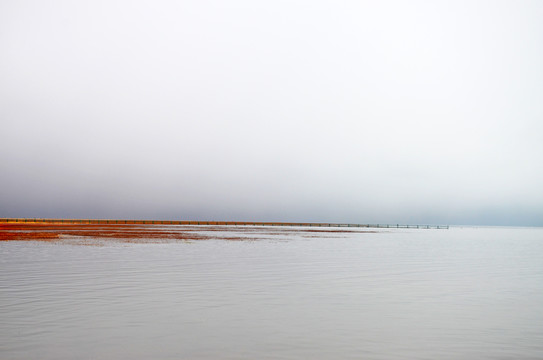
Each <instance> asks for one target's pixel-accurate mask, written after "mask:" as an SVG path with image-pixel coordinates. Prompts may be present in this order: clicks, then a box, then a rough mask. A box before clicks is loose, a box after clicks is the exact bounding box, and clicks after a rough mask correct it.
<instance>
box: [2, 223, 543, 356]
mask: <svg viewBox="0 0 543 360" xmlns="http://www.w3.org/2000/svg"><path fill="white" fill-rule="evenodd" d="M199 229H201V230H198V231H199V232H200V233H201V234H202V235H206V228H205V227H201V228H199ZM253 230H254V231H253ZM221 234H222V235H224V236H225V237H226V236H228V237H236V238H243V237H246V238H248V239H249V240H247V241H227V240H216V239H214V240H197V241H181V242H169V243H152V244H144V243H143V244H142V243H137V244H134V243H120V242H115V241H109V240H107V241H102V240H100V239H99V240H100V241H98V242H97V243H96V244H95V245H99V246H79V245H77V241H78V240H77V239H68V240H66V241H65V242H63V241H61V242H55V243H49V242H36V241H10V242H0V358H2V359H33V358H40V359H149V358H154V359H255V358H264V359H309V358H311V359H360V358H364V359H393V358H396V359H398V358H401V359H436V358H438V359H460V358H462V359H520V358H522V359H540V358H543V306H542V304H543V229H542V228H451V229H449V230H406V229H398V230H396V229H394V230H392V229H391V230H389V231H385V230H381V231H380V232H378V233H359V232H355V231H353V232H350V233H314V232H311V233H309V232H296V231H276V230H275V229H273V228H265V227H262V228H252V229H251V231H250V232H247V228H244V229H237V230H236V228H231V229H230V230H228V231H225V232H222V233H221V232H217V231H214V232H213V236H214V237H217V235H219V237H220V235H221ZM86 244H88V242H86Z"/></svg>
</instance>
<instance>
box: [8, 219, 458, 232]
mask: <svg viewBox="0 0 543 360" xmlns="http://www.w3.org/2000/svg"><path fill="white" fill-rule="evenodd" d="M0 223H43V224H126V225H226V226H232V225H233V226H307V227H355V228H356V227H357V228H384V229H448V228H449V225H402V224H343V223H307V222H262V221H195V220H114V219H39V218H0Z"/></svg>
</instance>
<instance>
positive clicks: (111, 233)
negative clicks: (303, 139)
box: [0, 222, 375, 242]
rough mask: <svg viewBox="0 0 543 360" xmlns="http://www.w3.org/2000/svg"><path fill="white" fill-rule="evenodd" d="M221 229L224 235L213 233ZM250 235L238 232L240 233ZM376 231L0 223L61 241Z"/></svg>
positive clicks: (1, 227)
mask: <svg viewBox="0 0 543 360" xmlns="http://www.w3.org/2000/svg"><path fill="white" fill-rule="evenodd" d="M229 231H232V232H235V233H237V235H236V234H232V236H229V235H225V233H228V232H229ZM216 232H221V235H219V234H217V235H214V233H216ZM240 232H241V233H247V234H248V235H247V236H243V237H241V236H239V233H240ZM352 232H364V233H365V232H375V231H368V230H364V231H361V230H354V229H352V230H341V229H330V228H321V229H317V228H315V229H295V228H289V227H284V228H273V229H270V228H255V227H235V228H232V227H227V226H221V225H213V226H206V227H198V226H170V225H162V224H155V225H153V224H143V225H141V224H111V223H109V224H108V223H100V224H76V223H70V224H66V223H39V222H27V223H5V222H4V223H0V241H25V240H26V241H29V240H30V241H32V240H36V241H60V240H62V239H66V238H71V239H74V238H76V239H106V240H107V239H112V240H116V241H122V242H168V241H180V240H182V241H187V240H188V241H190V240H209V239H224V240H256V239H258V238H259V237H262V236H264V235H285V236H287V235H289V234H294V233H295V234H300V233H301V234H305V236H306V237H330V236H333V235H339V234H341V233H352Z"/></svg>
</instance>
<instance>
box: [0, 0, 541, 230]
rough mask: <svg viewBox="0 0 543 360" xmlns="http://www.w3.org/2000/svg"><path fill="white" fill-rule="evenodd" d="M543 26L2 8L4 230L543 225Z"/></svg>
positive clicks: (505, 8) (408, 15)
mask: <svg viewBox="0 0 543 360" xmlns="http://www.w3.org/2000/svg"><path fill="white" fill-rule="evenodd" d="M542 18H543V3H542V2H537V1H518V2H506V1H497V2H496V1H454V2H453V1H436V2H424V1H412V2H401V1H379V2H377V1H375V2H358V1H356V2H350V1H345V2H332V1H315V2H309V1H289V2H286V1H274V2H256V3H255V2H251V1H230V2H220V1H212V0H209V1H206V0H204V1H181V2H176V1H153V2H151V1H139V0H136V1H124V0H113V1H92V2H85V1H83V2H72V1H55V2H40V1H10V0H7V1H2V2H1V3H0V51H1V54H2V56H0V122H1V124H0V125H1V132H0V134H1V135H0V155H1V157H2V167H1V172H0V217H42V218H119V219H125V218H137V219H156V220H161V219H164V220H170V219H172V220H176V219H179V220H185V219H186V220H221V221H223V220H232V221H236V220H239V221H243V220H246V221H286V222H345V223H401V224H450V225H513V226H517V225H518V226H543V186H542V185H541V184H543V101H542V99H543V67H542V66H541V64H543V23H542V22H541V19H542Z"/></svg>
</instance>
